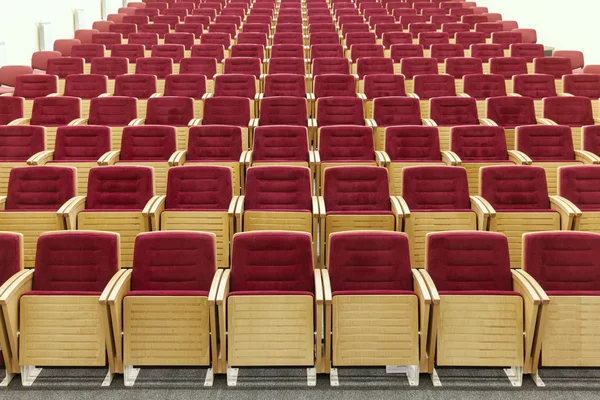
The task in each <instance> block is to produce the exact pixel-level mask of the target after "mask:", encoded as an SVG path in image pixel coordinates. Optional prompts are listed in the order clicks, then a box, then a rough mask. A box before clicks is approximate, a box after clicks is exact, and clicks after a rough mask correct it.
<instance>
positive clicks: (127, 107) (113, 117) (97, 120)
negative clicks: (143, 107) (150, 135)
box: [88, 96, 137, 126]
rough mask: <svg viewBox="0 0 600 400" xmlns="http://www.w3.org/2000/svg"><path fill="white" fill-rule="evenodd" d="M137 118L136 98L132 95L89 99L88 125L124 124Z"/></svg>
mask: <svg viewBox="0 0 600 400" xmlns="http://www.w3.org/2000/svg"><path fill="white" fill-rule="evenodd" d="M136 118H137V100H136V99H135V98H133V97H124V96H110V97H97V98H94V99H91V100H90V115H89V119H88V123H89V124H90V125H106V126H126V125H128V124H129V123H130V122H131V121H133V120H134V119H136Z"/></svg>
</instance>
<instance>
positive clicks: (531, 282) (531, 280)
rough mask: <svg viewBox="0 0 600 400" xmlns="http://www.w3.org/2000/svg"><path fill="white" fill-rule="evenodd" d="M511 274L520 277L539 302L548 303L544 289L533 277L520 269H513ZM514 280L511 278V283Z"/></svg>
mask: <svg viewBox="0 0 600 400" xmlns="http://www.w3.org/2000/svg"><path fill="white" fill-rule="evenodd" d="M525 235H527V234H525ZM512 272H513V274H515V273H516V274H519V275H521V276H522V277H523V279H524V280H525V281H527V283H528V284H529V285H530V286H531V288H532V289H533V290H534V291H535V293H536V294H537V296H538V298H539V299H540V301H541V302H542V304H548V303H550V297H548V295H547V294H546V292H545V291H544V289H542V287H541V286H540V284H539V283H538V282H537V281H536V280H535V279H534V278H533V276H531V275H529V273H528V272H527V271H525V270H522V269H513V270H512ZM514 279H515V278H514V277H513V281H514Z"/></svg>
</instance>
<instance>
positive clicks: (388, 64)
mask: <svg viewBox="0 0 600 400" xmlns="http://www.w3.org/2000/svg"><path fill="white" fill-rule="evenodd" d="M356 73H357V74H358V77H359V79H363V78H364V77H365V76H366V75H372V74H393V73H394V61H393V60H392V59H391V58H386V57H363V58H360V59H358V61H357V62H356Z"/></svg>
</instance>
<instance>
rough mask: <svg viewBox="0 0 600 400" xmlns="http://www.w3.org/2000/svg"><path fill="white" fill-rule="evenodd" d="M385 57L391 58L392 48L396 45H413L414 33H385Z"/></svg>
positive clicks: (382, 42) (383, 42) (382, 40)
mask: <svg viewBox="0 0 600 400" xmlns="http://www.w3.org/2000/svg"><path fill="white" fill-rule="evenodd" d="M381 44H382V45H383V48H384V49H385V50H384V55H385V56H386V57H390V56H391V55H390V52H391V47H392V46H393V45H395V44H413V36H412V33H408V32H385V33H384V34H383V35H382V37H381Z"/></svg>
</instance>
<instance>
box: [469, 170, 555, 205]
mask: <svg viewBox="0 0 600 400" xmlns="http://www.w3.org/2000/svg"><path fill="white" fill-rule="evenodd" d="M480 183H481V186H480V193H481V196H483V197H484V198H485V199H486V200H487V201H488V202H489V203H490V204H491V205H492V207H493V208H494V209H495V210H496V211H534V210H535V211H550V203H549V200H548V186H547V184H546V173H545V171H544V169H543V168H542V167H535V166H520V165H515V166H490V167H483V168H481V170H480Z"/></svg>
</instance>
